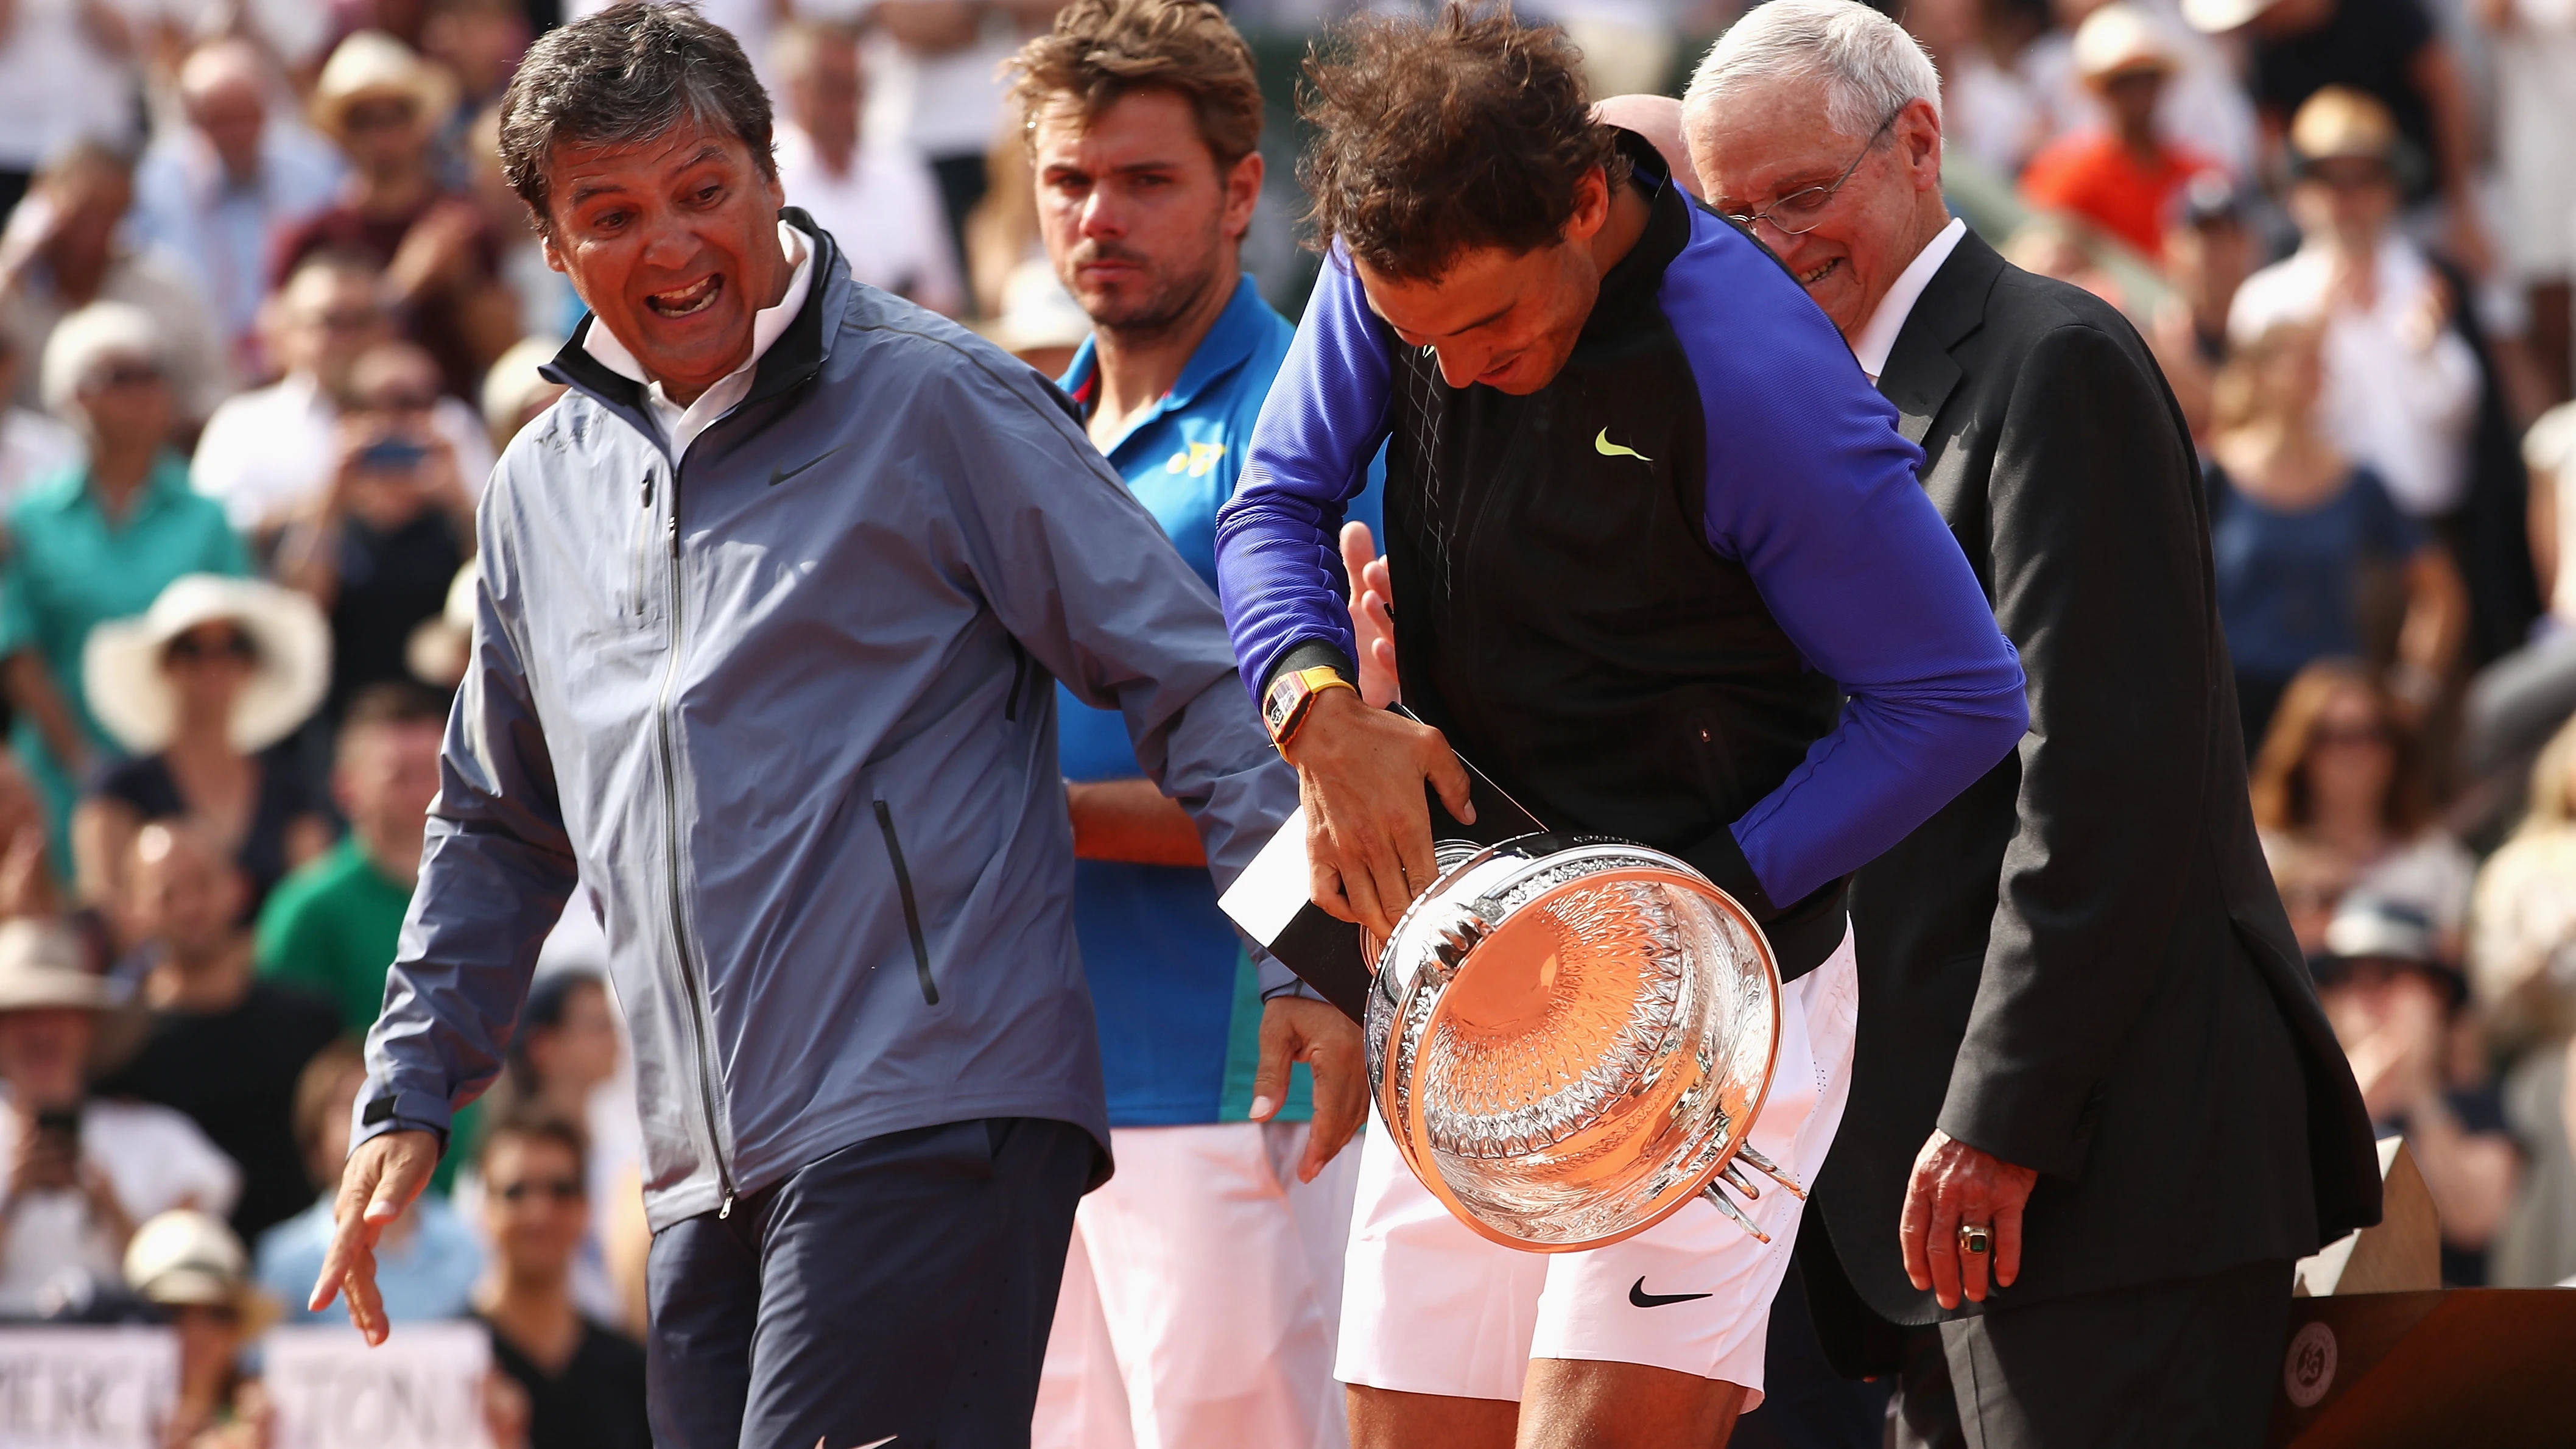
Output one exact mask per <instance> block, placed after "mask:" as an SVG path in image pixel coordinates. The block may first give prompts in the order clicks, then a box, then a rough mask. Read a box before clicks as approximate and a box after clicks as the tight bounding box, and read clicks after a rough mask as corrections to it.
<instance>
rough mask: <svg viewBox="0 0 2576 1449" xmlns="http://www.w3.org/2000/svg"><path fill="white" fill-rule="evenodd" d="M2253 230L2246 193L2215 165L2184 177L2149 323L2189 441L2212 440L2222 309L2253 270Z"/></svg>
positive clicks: (2223, 332) (2223, 335) (2222, 357)
mask: <svg viewBox="0 0 2576 1449" xmlns="http://www.w3.org/2000/svg"><path fill="white" fill-rule="evenodd" d="M2254 248H2255V236H2254V230H2253V227H2252V226H2251V224H2250V223H2249V222H2248V220H2247V218H2246V203H2245V199H2244V197H2243V196H2242V195H2241V194H2240V193H2239V192H2238V191H2237V190H2236V187H2235V186H2234V184H2233V183H2231V182H2229V181H2228V179H2227V178H2226V177H2224V176H2221V175H2218V174H2217V173H2215V172H2203V173H2201V174H2200V175H2198V176H2195V177H2193V178H2192V179H2191V180H2190V181H2189V182H2187V183H2185V184H2184V186H2183V189H2182V194H2181V195H2180V196H2178V197H2176V198H2175V206H2174V209H2173V214H2172V216H2171V217H2169V218H2168V225H2167V227H2166V230H2165V268H2164V276H2165V282H2166V283H2167V284H2168V285H2169V286H2170V287H2171V288H2172V289H2173V290H2172V291H2171V292H2170V293H2168V294H2167V296H2166V297H2165V299H2164V301H2163V303H2162V304H2160V305H2159V306H2158V307H2157V309H2156V312H2155V315H2154V317H2153V318H2151V319H2150V321H2149V324H2148V327H2147V341H2148V343H2149V345H2150V346H2152V347H2153V348H2154V349H2155V354H2156V360H2157V361H2158V362H2160V363H2162V364H2163V365H2164V369H2165V381H2166V382H2167V383H2169V384H2170V385H2171V386H2172V387H2173V390H2174V401H2176V402H2178V403H2180V404H2182V414H2183V417H2184V418H2185V419H2186V420H2187V421H2189V423H2190V424H2191V435H2192V441H2194V442H2195V443H2197V444H2199V445H2200V446H2201V447H2202V448H2203V449H2204V450H2206V449H2207V448H2208V446H2209V435H2210V424H2211V421H2212V417H2211V402H2212V396H2211V394H2212V389H2213V388H2214V386H2215V385H2216V383H2217V376H2218V365H2219V364H2220V363H2222V362H2225V361H2226V360H2227V309H2228V305H2229V304H2230V303H2232V302H2234V301H2235V300H2236V289H2237V288H2238V287H2241V286H2243V285H2244V284H2245V278H2246V277H2247V275H2248V274H2250V273H2251V272H2252V271H2253V270H2254Z"/></svg>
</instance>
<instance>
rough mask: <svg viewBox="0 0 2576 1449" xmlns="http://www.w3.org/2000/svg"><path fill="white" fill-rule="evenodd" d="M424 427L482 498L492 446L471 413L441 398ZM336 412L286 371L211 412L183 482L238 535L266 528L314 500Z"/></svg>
mask: <svg viewBox="0 0 2576 1449" xmlns="http://www.w3.org/2000/svg"><path fill="white" fill-rule="evenodd" d="M430 421H431V424H432V426H434V427H436V428H437V429H438V433H439V436H441V437H443V438H445V439H447V441H448V444H449V446H451V447H453V448H455V450H456V471H457V472H458V474H459V475H461V476H462V477H463V478H464V480H465V489H466V491H467V492H468V493H469V494H472V495H474V496H476V497H480V496H482V492H483V483H484V480H485V479H487V478H489V477H490V476H491V475H492V443H491V439H490V438H489V437H488V436H487V435H486V434H485V433H484V431H483V422H482V420H481V419H480V418H478V417H476V416H475V415H474V410H473V409H472V408H469V407H467V406H466V405H465V404H463V403H461V402H459V401H457V400H456V399H455V398H452V397H441V398H440V399H439V400H438V406H437V408H436V409H435V410H434V411H433V412H431V414H430ZM339 427H340V409H339V408H338V406H337V405H335V404H334V403H333V402H332V401H331V399H329V398H328V397H326V396H324V395H323V392H322V388H321V385H320V384H318V383H316V382H315V381H314V380H313V379H312V378H311V377H309V376H307V375H305V374H302V373H290V374H288V375H287V376H286V377H285V378H284V379H283V380H281V381H279V382H277V383H274V384H272V385H270V386H268V387H263V388H258V389H254V390H253V391H250V392H245V393H237V394H235V395H234V396H232V397H229V398H226V399H225V400H224V404H223V406H221V407H219V408H217V409H215V415H214V416H213V417H211V418H208V419H207V420H206V430H205V432H204V433H203V434H201V435H200V436H199V437H198V439H197V456H196V458H195V459H194V460H193V461H192V462H191V463H190V464H189V470H188V472H189V479H190V481H191V482H193V483H194V484H195V485H196V488H197V491H198V492H200V493H203V494H205V495H206V496H207V497H209V498H212V499H214V500H216V501H217V502H219V503H221V504H223V505H224V514H225V516H226V517H228V518H230V519H231V520H232V523H233V527H234V528H236V529H238V530H240V531H241V532H242V533H244V534H245V535H247V534H250V533H252V532H254V531H255V530H257V529H258V528H260V527H261V526H262V525H263V524H269V523H274V522H275V521H276V520H277V519H278V517H279V516H280V515H281V514H283V513H285V512H287V511H288V510H290V509H292V508H294V507H296V506H297V505H299V504H302V503H305V502H307V501H309V500H313V499H318V498H320V497H321V496H322V490H324V489H325V488H328V487H330V486H331V470H332V468H333V467H334V466H335V465H336V463H337V461H338V459H339V450H340V435H339Z"/></svg>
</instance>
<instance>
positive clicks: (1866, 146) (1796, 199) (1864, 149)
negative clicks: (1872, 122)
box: [1724, 101, 1913, 236]
mask: <svg viewBox="0 0 2576 1449" xmlns="http://www.w3.org/2000/svg"><path fill="white" fill-rule="evenodd" d="M1912 104H1913V102H1911V101H1908V102H1907V103H1906V105H1912ZM1904 114H1905V106H1898V107H1897V108H1896V109H1895V110H1892V111H1890V112H1888V113H1887V119H1886V120H1884V121H1881V122H1879V123H1878V129H1877V130H1875V131H1872V132H1870V133H1869V139H1868V140H1867V141H1864V142H1862V143H1861V148H1860V154H1859V155H1857V156H1854V157H1853V158H1851V164H1850V165H1849V166H1846V167H1844V168H1843V174H1842V175H1840V176H1837V177H1835V178H1834V179H1833V180H1832V181H1829V182H1827V183H1826V184H1824V185H1822V186H1806V187H1801V188H1799V189H1798V190H1796V191H1792V192H1790V193H1789V194H1788V195H1786V196H1783V197H1781V198H1780V199H1779V200H1777V201H1774V202H1772V203H1771V204H1770V205H1769V206H1766V207H1764V208H1762V209H1761V210H1760V211H1751V212H1746V211H1730V212H1726V213H1724V215H1725V217H1726V219H1727V220H1728V221H1731V222H1734V223H1735V224H1736V225H1737V226H1740V227H1742V228H1744V229H1745V230H1746V231H1751V230H1753V226H1754V223H1756V222H1764V221H1767V222H1769V223H1771V229H1772V230H1773V231H1776V232H1778V233H1780V234H1781V235H1782V236H1805V235H1806V234H1807V233H1809V232H1811V231H1814V230H1815V229H1816V228H1817V227H1820V226H1822V225H1824V223H1825V208H1826V207H1827V206H1830V205H1832V204H1833V199H1834V194H1835V193H1836V192H1839V191H1841V190H1842V189H1843V183H1845V182H1847V181H1849V180H1851V179H1852V173H1853V172H1855V171H1858V170H1859V169H1860V163H1861V162H1863V161H1866V160H1868V159H1869V153H1870V152H1872V151H1875V150H1877V149H1878V138H1879V137H1881V136H1884V135H1886V134H1887V128H1888V127H1890V126H1893V125H1895V124H1896V118H1897V117H1899V116H1901V115H1904Z"/></svg>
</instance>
